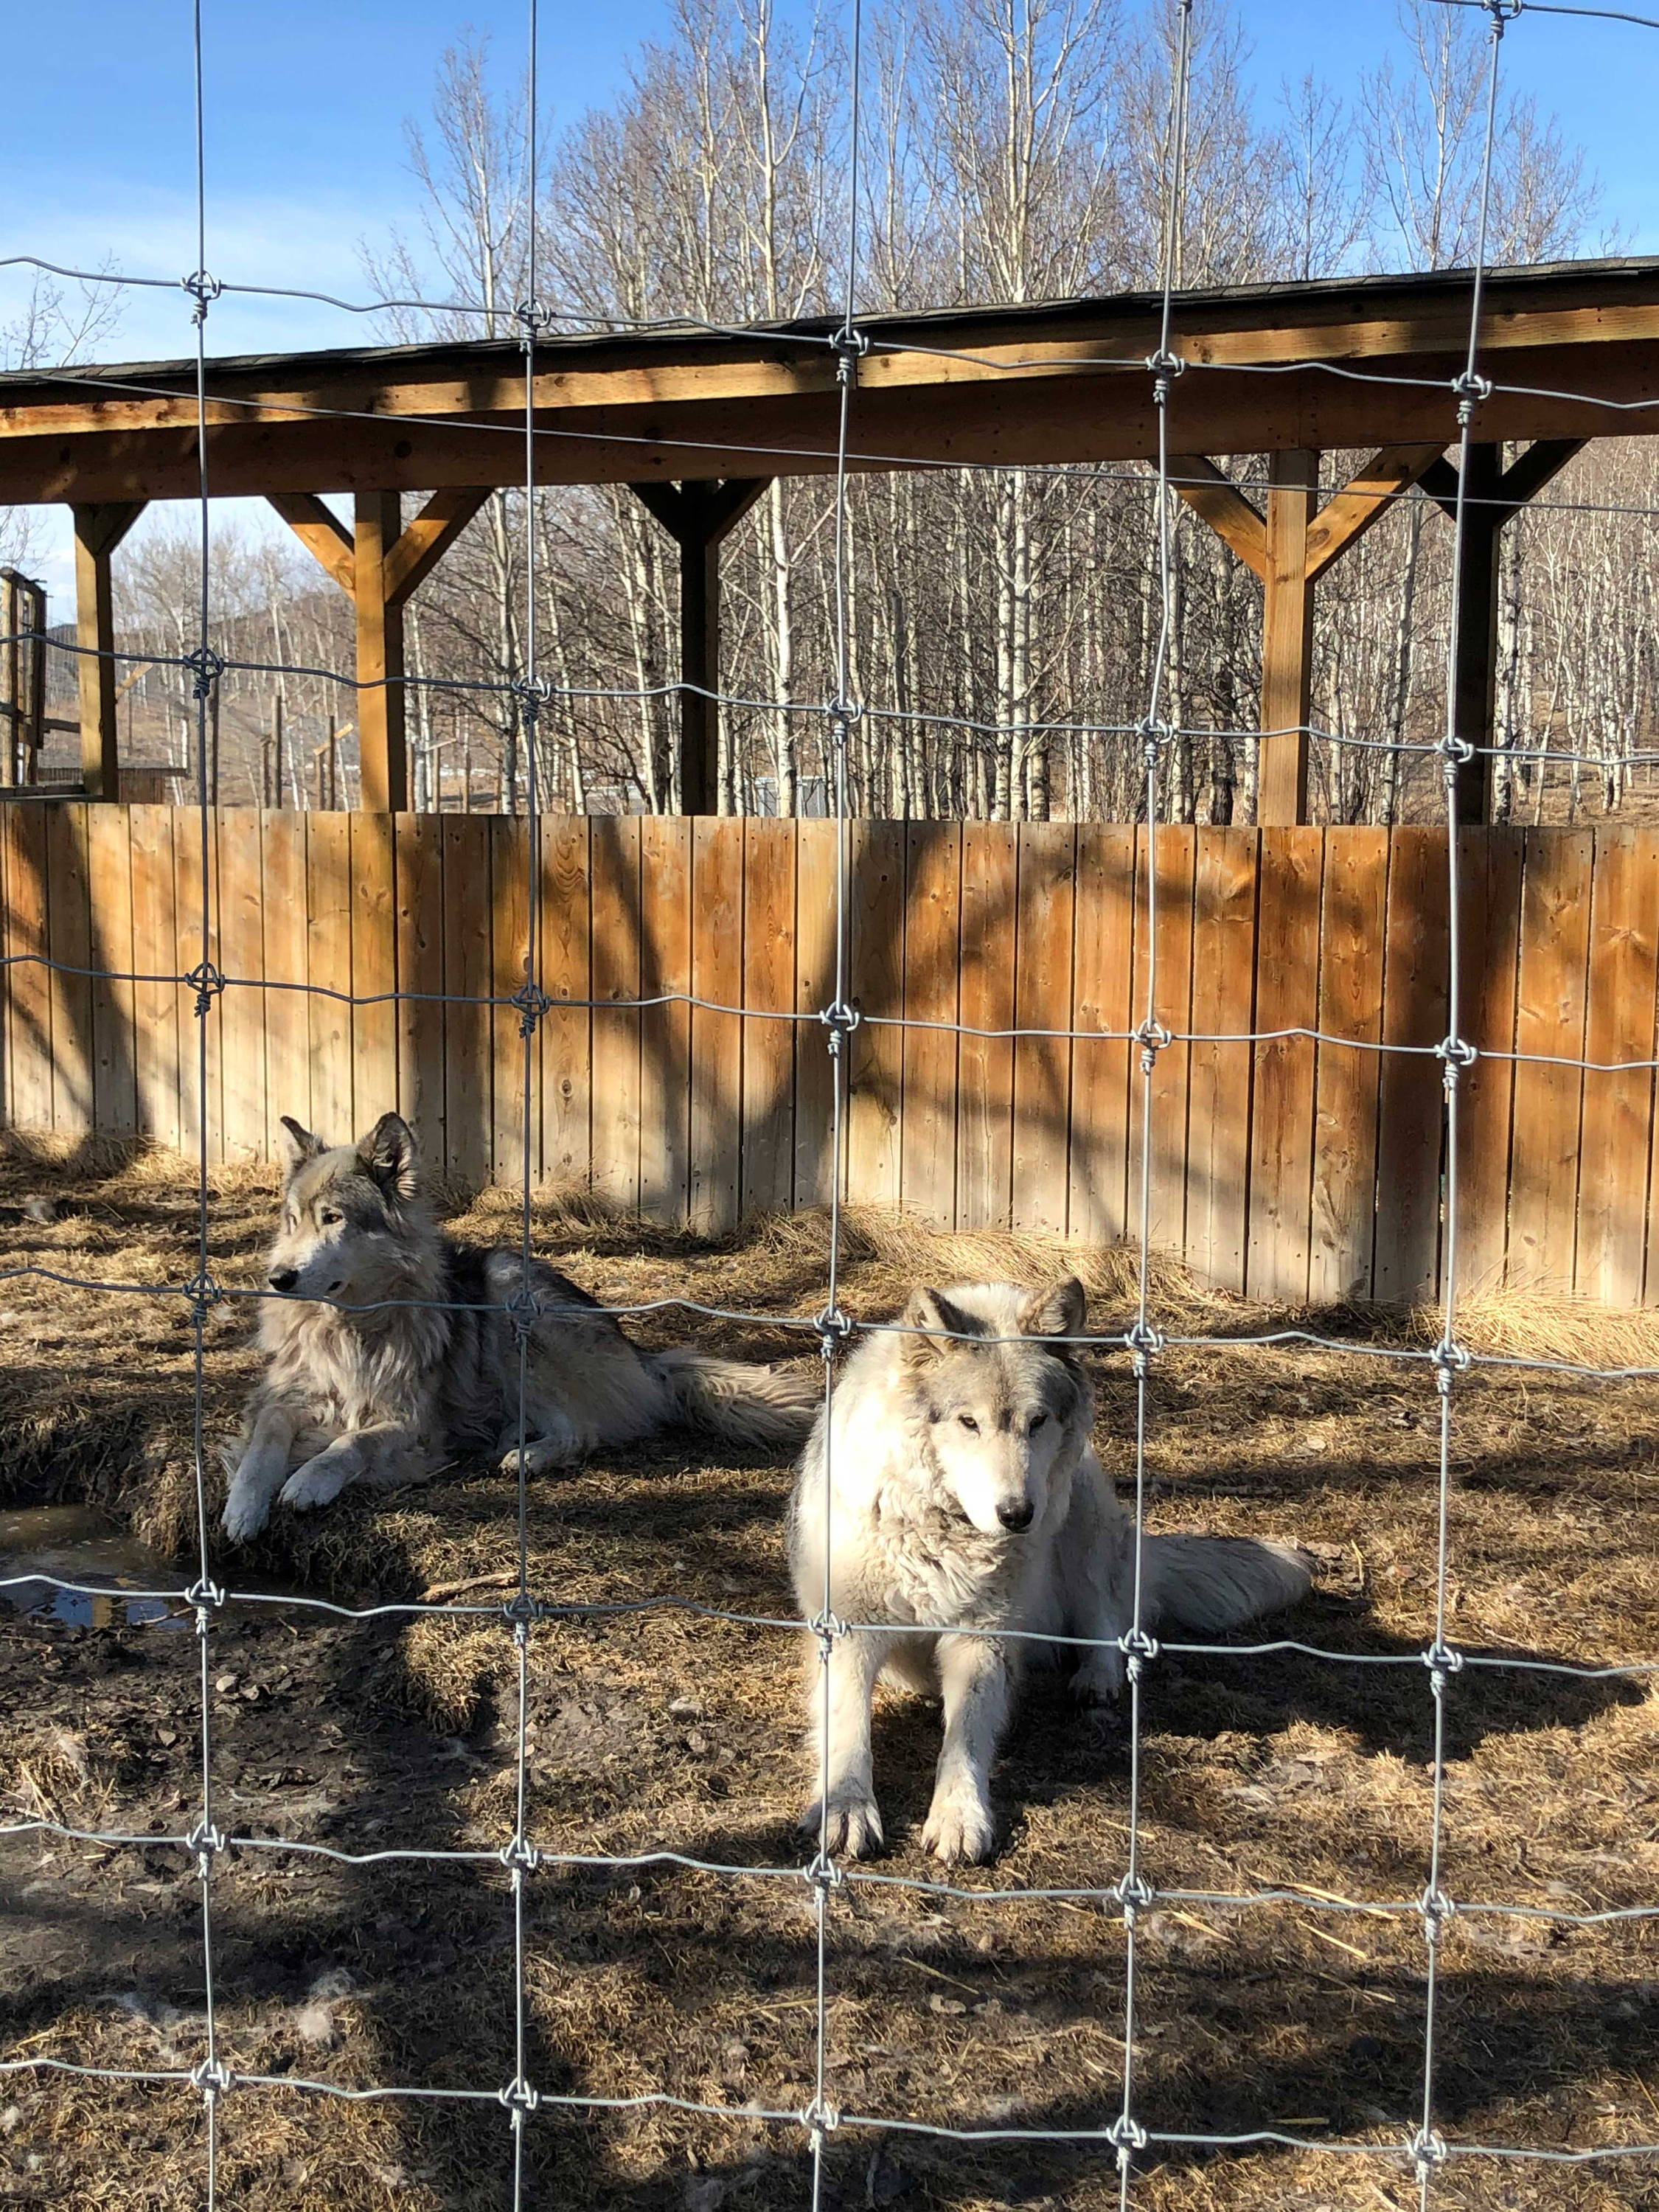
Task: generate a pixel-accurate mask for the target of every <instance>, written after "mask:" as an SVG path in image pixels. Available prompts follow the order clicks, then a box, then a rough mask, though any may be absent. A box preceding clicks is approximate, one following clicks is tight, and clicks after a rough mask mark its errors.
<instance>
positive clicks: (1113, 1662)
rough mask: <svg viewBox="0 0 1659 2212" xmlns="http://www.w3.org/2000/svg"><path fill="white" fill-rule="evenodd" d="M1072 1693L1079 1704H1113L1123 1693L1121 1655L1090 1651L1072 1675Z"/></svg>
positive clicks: (1118, 1652) (1114, 1652)
mask: <svg viewBox="0 0 1659 2212" xmlns="http://www.w3.org/2000/svg"><path fill="white" fill-rule="evenodd" d="M1072 1695H1073V1697H1074V1698H1075V1699H1077V1701H1078V1703H1079V1705H1116V1704H1117V1702H1118V1700H1119V1699H1120V1698H1121V1696H1122V1695H1123V1655H1122V1653H1121V1652H1120V1651H1091V1653H1090V1654H1089V1656H1088V1657H1087V1658H1086V1659H1085V1661H1084V1662H1083V1664H1082V1665H1081V1666H1080V1667H1079V1668H1078V1670H1077V1672H1076V1674H1073V1677H1072Z"/></svg>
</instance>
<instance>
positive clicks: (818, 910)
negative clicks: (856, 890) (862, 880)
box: [795, 822, 841, 1206]
mask: <svg viewBox="0 0 1659 2212" xmlns="http://www.w3.org/2000/svg"><path fill="white" fill-rule="evenodd" d="M835 994H836V825H835V823H833V822H798V823H796V825H795V1005H796V1006H797V1007H798V1008H799V1011H800V1012H803V1013H808V1012H810V1013H819V1012H822V1011H823V1008H824V1007H826V1006H828V1005H829V1002H830V1000H832V999H833V998H834V997H835ZM828 1048H829V1033H828V1031H827V1030H825V1029H824V1028H823V1024H821V1023H818V1022H797V1023H796V1024H795V1204H796V1205H797V1206H826V1205H828V1203H829V1194H830V1190H831V1188H832V1186H833V1184H834V1182H835V1179H836V1176H838V1175H839V1173H840V1172H841V1163H840V1162H839V1161H838V1160H837V1159H836V1158H834V1156H833V1144H832V1129H831V1112H830V1109H831V1100H832V1097H833V1093H834V1088H835V1064H834V1062H833V1061H832V1060H831V1059H830V1056H829V1049H828Z"/></svg>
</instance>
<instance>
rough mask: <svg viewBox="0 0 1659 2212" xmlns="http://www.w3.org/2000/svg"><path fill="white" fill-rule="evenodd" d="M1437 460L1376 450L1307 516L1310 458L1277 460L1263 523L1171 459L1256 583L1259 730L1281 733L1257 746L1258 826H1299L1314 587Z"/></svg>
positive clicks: (1235, 493) (1400, 450) (1198, 463)
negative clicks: (1260, 600)
mask: <svg viewBox="0 0 1659 2212" xmlns="http://www.w3.org/2000/svg"><path fill="white" fill-rule="evenodd" d="M1440 453H1441V448H1440V447H1438V446H1384V447H1383V450H1382V452H1381V453H1375V454H1373V455H1372V457H1371V459H1370V460H1369V461H1367V462H1366V464H1365V465H1364V468H1362V469H1361V470H1360V471H1359V472H1358V475H1357V476H1354V477H1351V478H1350V479H1349V481H1348V482H1347V483H1346V484H1344V485H1343V486H1342V488H1341V489H1340V490H1339V491H1336V492H1334V493H1333V494H1332V495H1331V497H1330V498H1329V499H1328V500H1327V501H1326V502H1325V504H1324V506H1323V507H1321V508H1319V509H1318V512H1317V513H1316V512H1315V501H1316V498H1317V496H1318V493H1317V486H1318V481H1319V456H1318V455H1317V453H1279V454H1276V455H1274V456H1273V459H1272V461H1271V463H1270V472H1269V476H1268V492H1267V516H1266V518H1265V520H1264V519H1263V517H1262V515H1261V513H1259V512H1258V510H1257V509H1256V508H1255V507H1253V506H1252V505H1251V504H1250V501H1249V500H1248V499H1246V498H1245V496H1244V495H1243V492H1242V491H1240V490H1239V489H1238V487H1237V485H1236V484H1235V483H1232V481H1231V478H1229V477H1227V476H1225V474H1224V473H1223V472H1222V471H1221V470H1219V469H1218V468H1217V466H1216V465H1215V463H1214V462H1213V461H1211V460H1206V459H1205V458H1204V456H1203V455H1202V454H1196V453H1180V454H1174V455H1172V456H1171V457H1170V480H1171V482H1172V483H1174V484H1175V486H1176V489H1177V490H1178V491H1179V492H1180V494H1181V496H1182V499H1184V500H1185V501H1186V502H1187V504H1188V507H1191V508H1192V509H1193V511H1194V513H1196V514H1200V515H1201V516H1202V517H1203V519H1204V520H1205V521H1206V522H1207V523H1208V524H1209V526H1210V527H1211V529H1212V530H1213V531H1214V532H1216V534H1217V536H1218V537H1219V538H1223V539H1224V540H1225V543H1226V544H1228V545H1230V546H1231V548H1232V550H1233V551H1234V552H1235V553H1236V554H1237V556H1238V557H1239V559H1240V560H1241V561H1243V562H1244V563H1245V565H1246V566H1247V567H1248V568H1252V569H1254V570H1255V574H1257V575H1258V576H1260V577H1261V580H1262V586H1263V589H1264V594H1265V605H1264V607H1263V620H1262V641H1261V727H1262V729H1263V730H1264V731H1273V732H1279V733H1281V734H1278V735H1274V736H1272V737H1265V736H1264V737H1263V738H1262V740H1261V762H1260V773H1259V777H1258V781H1257V787H1256V817H1255V818H1256V820H1257V821H1258V822H1260V823H1298V822H1305V821H1306V820H1307V818H1308V736H1307V725H1308V720H1309V716H1310V712H1311V708H1312V699H1311V696H1310V693H1311V683H1310V677H1311V671H1312V665H1313V587H1314V585H1315V583H1316V581H1317V580H1318V579H1319V578H1320V577H1321V576H1322V575H1323V574H1324V573H1325V571H1326V569H1327V568H1329V567H1330V566H1331V564H1332V562H1334V561H1338V560H1340V558H1341V556H1342V555H1343V554H1345V553H1346V551H1347V550H1348V549H1349V547H1350V546H1351V545H1354V544H1358V541H1359V539H1360V538H1363V537H1364V534H1365V532H1367V531H1368V530H1370V528H1371V527H1372V526H1373V525H1374V524H1375V523H1376V522H1378V521H1380V520H1381V519H1382V517H1383V515H1384V514H1386V513H1387V512H1388V510H1389V505H1390V503H1391V502H1392V501H1395V500H1396V499H1398V498H1399V496H1400V495H1401V492H1403V491H1405V490H1407V489H1409V487H1410V486H1411V485H1413V483H1417V482H1418V481H1419V479H1421V480H1422V481H1424V482H1425V483H1426V482H1427V481H1428V472H1430V471H1432V470H1433V469H1435V468H1437V467H1438V466H1440V465H1442V464H1441V461H1440Z"/></svg>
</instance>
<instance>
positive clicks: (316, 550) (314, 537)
mask: <svg viewBox="0 0 1659 2212" xmlns="http://www.w3.org/2000/svg"><path fill="white" fill-rule="evenodd" d="M270 504H271V505H272V506H273V507H275V508H276V512H277V513H278V514H280V515H281V516H282V518H283V521H284V522H285V523H287V525H288V526H289V529H290V530H291V531H292V532H294V534H295V537H296V538H298V539H299V541H300V543H301V544H302V545H303V546H304V547H305V549H306V550H307V552H308V553H310V554H313V556H315V557H316V559H317V560H319V562H321V563H322V565H323V567H324V568H326V569H327V571H328V573H329V574H330V575H331V576H332V577H333V579H334V580H335V582H336V583H337V585H338V586H339V587H340V589H341V590H342V591H343V592H345V593H346V595H347V597H348V598H350V597H352V596H353V595H355V593H356V588H357V570H356V560H355V558H354V556H353V551H352V544H351V532H349V530H348V529H347V528H346V526H345V525H344V523H343V522H342V521H341V520H340V518H339V517H338V515H337V514H336V513H335V512H334V510H333V508H332V507H325V505H324V504H323V502H322V501H321V500H319V498H318V497H317V495H316V494H315V493H314V492H309V491H290V492H273V493H271V495H270Z"/></svg>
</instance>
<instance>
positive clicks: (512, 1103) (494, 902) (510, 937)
mask: <svg viewBox="0 0 1659 2212" xmlns="http://www.w3.org/2000/svg"><path fill="white" fill-rule="evenodd" d="M489 882H490V892H491V897H490V908H491V913H490V950H489V959H490V975H491V979H492V980H491V984H490V988H491V989H492V991H493V992H494V993H495V997H496V998H497V1000H511V999H513V998H516V997H517V996H518V995H519V994H520V992H521V991H522V990H523V989H524V987H525V985H526V982H527V981H529V975H530V824H529V823H528V822H527V821H526V819H525V817H523V816H522V815H517V814H497V815H495V816H494V817H492V818H491V820H490V824H489ZM523 1020H524V1016H523V1014H522V1012H520V1009H519V1008H517V1007H515V1006H502V1005H498V1006H495V1007H494V1008H492V1010H491V1013H490V1027H489V1042H490V1058H491V1060H493V1062H494V1065H495V1089H494V1099H493V1108H494V1130H493V1134H492V1137H491V1141H490V1147H489V1157H490V1179H491V1181H492V1182H498V1183H507V1184H510V1185H511V1186H512V1188H513V1189H514V1190H519V1189H521V1188H523V1185H524V1180H525V1177H526V1175H527V1176H529V1178H530V1182H531V1183H532V1186H533V1185H534V1184H535V1183H536V1182H538V1181H539V1180H540V1177H541V1161H542V1140H541V1109H540V1108H539V1107H538V1104H537V1102H536V1081H537V1077H538V1073H539V1066H538V1062H539V1060H540V1052H539V1045H540V1039H539V1036H538V1034H537V1032H536V1031H535V1030H532V1032H531V1035H530V1036H529V1037H528V1038H526V1036H525V1034H524V1030H523V1028H522V1026H521V1025H522V1023H523ZM526 1045H527V1046H528V1048H529V1066H530V1085H531V1089H530V1096H529V1097H528V1099H526V1097H525V1060H526ZM629 1203H630V1204H632V1203H633V1194H632V1193H631V1192H630V1194H629Z"/></svg>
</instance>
